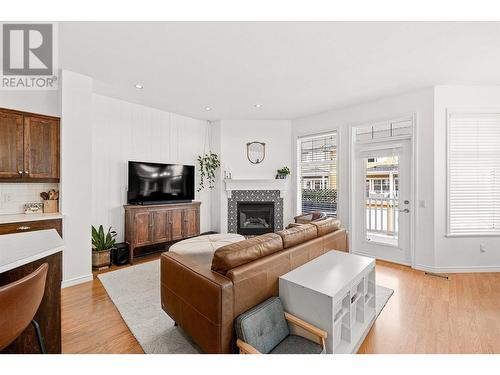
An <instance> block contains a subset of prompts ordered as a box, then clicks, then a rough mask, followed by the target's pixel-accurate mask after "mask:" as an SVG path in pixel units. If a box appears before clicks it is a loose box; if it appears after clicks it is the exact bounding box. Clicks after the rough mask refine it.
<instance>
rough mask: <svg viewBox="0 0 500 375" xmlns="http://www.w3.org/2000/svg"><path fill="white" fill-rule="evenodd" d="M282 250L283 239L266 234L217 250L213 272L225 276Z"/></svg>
mask: <svg viewBox="0 0 500 375" xmlns="http://www.w3.org/2000/svg"><path fill="white" fill-rule="evenodd" d="M280 250H283V241H282V240H281V237H280V236H279V235H277V234H275V233H266V234H263V235H261V236H258V237H254V238H250V239H248V240H245V241H240V242H236V243H233V244H231V245H226V246H224V247H221V248H219V249H217V250H216V251H215V253H214V257H213V259H212V270H213V271H216V272H219V273H221V274H223V275H225V274H226V273H227V271H229V270H230V269H232V268H235V267H238V266H241V265H242V264H246V263H249V262H251V261H254V260H256V259H259V258H262V257H265V256H267V255H270V254H273V253H275V252H277V251H280Z"/></svg>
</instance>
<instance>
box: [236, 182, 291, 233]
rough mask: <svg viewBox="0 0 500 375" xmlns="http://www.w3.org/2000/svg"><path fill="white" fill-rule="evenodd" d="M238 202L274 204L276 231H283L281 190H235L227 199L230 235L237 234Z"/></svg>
mask: <svg viewBox="0 0 500 375" xmlns="http://www.w3.org/2000/svg"><path fill="white" fill-rule="evenodd" d="M238 202H274V230H275V231H277V230H281V229H283V198H281V197H280V191H279V190H233V191H232V193H231V196H230V197H229V198H228V199H227V226H228V228H227V229H228V232H229V233H236V232H237V225H238V224H237V221H238V218H237V210H238Z"/></svg>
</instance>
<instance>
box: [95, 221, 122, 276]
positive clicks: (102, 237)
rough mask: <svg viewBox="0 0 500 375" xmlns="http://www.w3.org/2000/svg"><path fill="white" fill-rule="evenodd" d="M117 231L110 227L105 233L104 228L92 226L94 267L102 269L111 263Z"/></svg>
mask: <svg viewBox="0 0 500 375" xmlns="http://www.w3.org/2000/svg"><path fill="white" fill-rule="evenodd" d="M115 237H116V232H115V231H114V230H111V227H109V229H108V232H107V233H104V228H103V227H102V225H99V229H96V228H95V227H94V226H92V268H94V269H95V270H102V269H105V268H108V267H109V266H110V265H111V250H112V249H113V248H114V246H115V243H116V240H115Z"/></svg>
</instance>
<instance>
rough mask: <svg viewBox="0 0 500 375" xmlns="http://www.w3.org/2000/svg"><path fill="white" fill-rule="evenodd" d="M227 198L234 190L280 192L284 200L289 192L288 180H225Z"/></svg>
mask: <svg viewBox="0 0 500 375" xmlns="http://www.w3.org/2000/svg"><path fill="white" fill-rule="evenodd" d="M224 183H225V184H226V193H227V197H228V198H231V193H232V191H233V190H279V192H280V198H283V197H284V195H285V194H286V192H287V190H289V180H288V179H281V180H280V179H225V180H224Z"/></svg>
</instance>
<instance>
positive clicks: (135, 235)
mask: <svg viewBox="0 0 500 375" xmlns="http://www.w3.org/2000/svg"><path fill="white" fill-rule="evenodd" d="M199 234H200V202H190V203H173V204H155V205H145V206H140V205H126V206H125V241H126V242H127V243H128V245H129V252H130V256H129V259H130V263H132V261H133V259H134V251H135V249H136V248H138V247H142V246H149V245H155V244H161V243H167V242H170V241H178V240H182V239H184V238H188V237H194V236H198V235H199Z"/></svg>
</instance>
